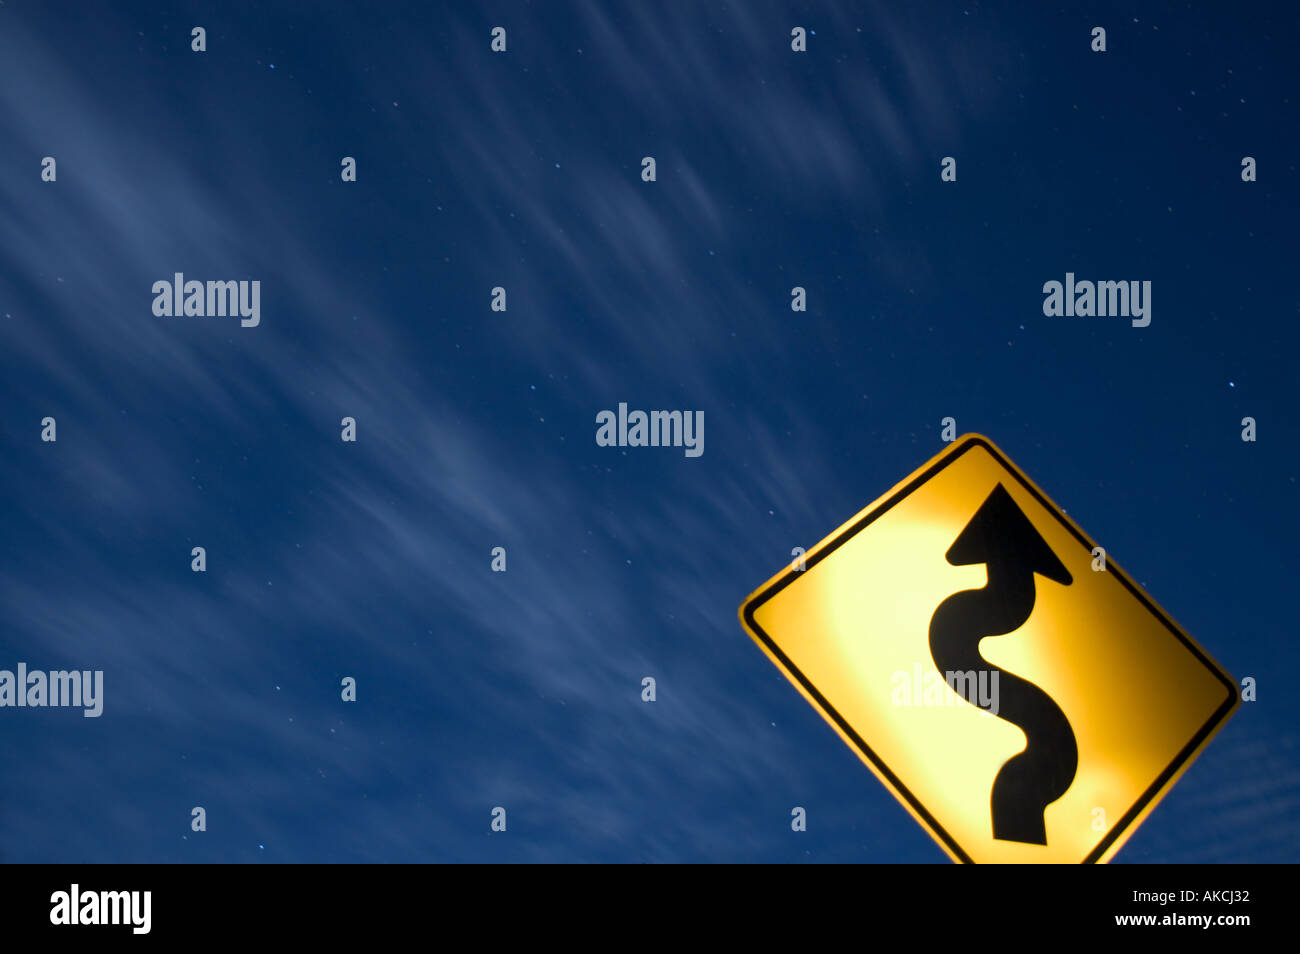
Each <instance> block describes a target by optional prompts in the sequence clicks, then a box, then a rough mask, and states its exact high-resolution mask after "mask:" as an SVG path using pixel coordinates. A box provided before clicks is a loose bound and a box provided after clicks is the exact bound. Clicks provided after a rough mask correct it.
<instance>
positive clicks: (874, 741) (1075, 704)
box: [740, 434, 1239, 863]
mask: <svg viewBox="0 0 1300 954" xmlns="http://www.w3.org/2000/svg"><path fill="white" fill-rule="evenodd" d="M740 618H741V622H742V624H743V625H744V627H745V630H746V631H747V632H748V633H749V634H750V636H752V637H753V638H754V640H755V641H757V642H758V644H759V645H760V646H761V647H762V648H763V651H764V652H766V653H767V655H768V657H769V658H770V659H771V660H772V661H773V662H774V663H776V665H777V666H778V667H779V668H780V669H781V671H782V672H784V673H785V675H786V677H787V678H789V679H790V681H791V682H793V683H794V684H795V686H796V687H798V689H799V691H800V692H802V693H803V695H804V697H805V698H806V699H807V700H808V701H809V702H811V703H812V704H813V706H815V707H816V708H817V710H818V711H819V712H821V714H822V716H823V717H825V719H826V720H827V721H828V722H829V723H830V724H831V725H832V726H833V727H834V728H835V730H836V731H837V732H838V733H839V734H840V736H841V737H842V738H843V739H844V741H845V742H847V743H848V744H849V745H850V746H851V747H852V748H853V749H854V750H855V751H856V752H857V753H858V755H859V756H861V758H862V760H863V761H864V762H866V763H867V765H868V766H869V767H870V768H871V770H872V771H873V772H875V774H876V776H877V777H878V778H879V779H880V780H881V782H883V783H884V784H885V785H886V786H887V787H888V788H889V790H890V791H891V792H893V793H894V795H895V796H896V797H897V798H898V800H899V801H900V802H902V803H903V805H904V806H906V808H907V810H908V811H910V812H911V813H912V815H913V816H914V817H915V818H916V820H917V821H918V822H920V823H921V824H922V825H923V826H925V828H926V829H927V830H928V831H929V832H930V834H931V835H933V836H934V838H935V839H936V840H937V841H938V842H939V844H940V845H941V846H943V848H944V850H945V851H947V852H948V854H949V855H951V856H952V857H953V859H954V860H957V861H968V862H1066V863H1071V862H1093V861H1108V860H1109V859H1110V858H1111V857H1112V856H1113V855H1114V854H1115V852H1117V851H1118V850H1119V849H1120V847H1121V846H1122V845H1123V844H1124V842H1125V841H1126V840H1127V839H1128V837H1129V836H1130V835H1131V834H1132V833H1133V831H1134V830H1135V829H1136V828H1137V826H1138V825H1139V824H1141V822H1142V821H1143V820H1144V819H1145V818H1146V816H1147V815H1148V814H1149V813H1150V812H1151V810H1152V809H1153V808H1154V807H1155V805H1156V803H1157V802H1158V801H1159V800H1160V799H1161V797H1163V796H1164V794H1165V793H1166V792H1167V791H1168V790H1169V788H1170V786H1172V785H1173V784H1174V782H1175V781H1176V780H1177V779H1178V777H1179V776H1180V775H1181V774H1182V773H1183V772H1184V771H1186V769H1187V767H1188V766H1189V765H1190V764H1191V762H1192V760H1193V759H1194V758H1195V757H1196V756H1197V755H1198V754H1199V753H1200V751H1201V749H1203V748H1204V747H1205V746H1206V744H1207V743H1208V742H1209V741H1210V738H1211V737H1212V736H1213V735H1214V733H1215V732H1217V731H1218V730H1219V729H1220V728H1221V727H1222V726H1223V724H1224V722H1226V721H1227V719H1228V717H1229V716H1230V715H1231V714H1232V713H1233V712H1234V711H1235V709H1236V707H1237V705H1238V700H1239V697H1238V693H1237V687H1236V683H1235V681H1234V680H1233V679H1232V677H1231V676H1229V675H1228V673H1227V672H1226V671H1224V669H1223V668H1222V667H1221V666H1219V664H1218V663H1216V662H1215V661H1214V660H1213V659H1211V658H1210V656H1209V654H1208V653H1207V652H1206V651H1205V650H1204V649H1202V648H1201V647H1200V646H1198V645H1197V644H1196V642H1195V640H1193V639H1192V638H1191V637H1190V636H1188V635H1187V634H1186V633H1185V632H1183V630H1182V629H1181V628H1180V627H1179V626H1178V624H1177V623H1175V622H1174V621H1173V620H1172V619H1170V618H1169V616H1168V614H1166V613H1165V612H1164V611H1163V610H1162V609H1161V608H1160V607H1159V606H1158V605H1156V603H1155V601H1154V600H1152V599H1151V597H1149V596H1147V595H1146V593H1144V592H1143V591H1142V589H1141V588H1140V587H1139V586H1138V585H1137V584H1136V583H1135V582H1134V581H1133V580H1132V579H1131V578H1130V577H1129V576H1128V574H1126V573H1125V572H1124V571H1123V570H1121V569H1120V568H1119V567H1118V566H1116V565H1115V564H1114V563H1113V562H1110V561H1109V560H1108V559H1107V557H1106V555H1105V554H1104V553H1103V551H1102V550H1101V549H1100V548H1098V547H1097V546H1096V545H1095V544H1094V543H1093V541H1092V540H1091V539H1089V537H1088V536H1087V535H1086V534H1085V533H1084V532H1083V531H1082V530H1080V529H1079V528H1078V527H1077V526H1075V524H1074V522H1073V521H1072V520H1071V519H1070V518H1069V517H1067V516H1066V515H1065V513H1064V512H1063V511H1062V510H1061V509H1060V508H1059V507H1057V506H1056V505H1055V504H1054V503H1052V501H1050V500H1049V499H1048V498H1047V496H1046V495H1045V494H1044V493H1043V492H1042V491H1041V490H1039V489H1038V488H1037V487H1036V486H1035V485H1034V483H1033V482H1032V481H1031V480H1030V479H1029V478H1028V477H1026V476H1025V475H1024V474H1023V473H1021V472H1020V470H1019V469H1018V468H1016V466H1015V465H1014V464H1012V463H1011V462H1010V461H1009V460H1007V458H1006V457H1005V456H1004V455H1003V454H1002V453H1001V452H1000V451H999V450H998V449H997V448H996V447H995V446H993V444H992V443H991V442H990V441H989V440H988V439H987V438H984V437H980V436H978V435H974V434H970V435H967V436H965V437H963V438H961V439H959V440H958V441H956V442H955V443H953V444H951V445H949V446H948V447H947V448H946V449H945V450H944V451H943V452H942V453H940V454H939V455H938V456H937V457H935V458H934V459H933V460H931V461H930V462H929V463H927V464H925V465H923V466H922V467H921V468H920V469H919V470H918V471H916V473H914V474H912V475H911V476H910V477H908V478H906V479H905V480H904V481H903V482H902V483H900V484H899V485H898V486H897V487H895V488H894V489H893V490H891V491H890V492H889V493H887V494H885V496H883V497H881V498H880V499H879V500H877V501H876V502H875V503H873V504H872V505H871V506H869V507H867V508H866V509H865V510H863V511H862V512H861V513H859V514H858V515H857V516H855V517H854V518H853V519H851V520H850V521H849V522H848V523H846V524H844V525H843V526H842V527H840V528H839V529H838V530H836V531H835V532H834V533H832V534H831V535H830V536H829V537H827V538H826V539H825V540H823V541H822V542H821V543H819V544H818V545H817V546H816V547H814V548H813V549H812V550H811V551H809V552H808V553H807V554H806V555H805V556H804V557H803V558H802V560H801V561H796V562H795V563H793V564H791V566H789V567H787V568H786V569H785V570H783V571H782V572H781V573H779V574H777V575H776V576H775V577H773V578H772V579H771V580H769V581H768V582H767V583H766V584H764V585H763V586H762V587H761V588H760V589H759V590H757V591H756V592H755V593H754V594H753V595H752V596H750V597H749V599H747V600H746V601H745V602H744V604H743V605H742V606H741V608H740Z"/></svg>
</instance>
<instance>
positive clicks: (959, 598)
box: [930, 484, 1079, 845]
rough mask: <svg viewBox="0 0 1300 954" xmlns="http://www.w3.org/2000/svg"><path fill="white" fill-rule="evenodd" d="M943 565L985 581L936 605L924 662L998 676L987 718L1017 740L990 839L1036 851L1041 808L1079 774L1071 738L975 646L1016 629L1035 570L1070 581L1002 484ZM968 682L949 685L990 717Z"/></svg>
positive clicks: (1043, 705) (1042, 699)
mask: <svg viewBox="0 0 1300 954" xmlns="http://www.w3.org/2000/svg"><path fill="white" fill-rule="evenodd" d="M947 558H948V562H949V563H951V564H952V565H953V566H968V565H971V564H978V563H984V564H987V566H988V575H989V581H988V584H987V585H986V586H984V587H983V588H982V589H978V590H963V591H961V592H960V593H954V594H953V595H952V596H950V597H948V598H947V599H946V600H944V601H943V602H942V603H940V604H939V608H938V609H936V610H935V611H934V616H932V617H931V619H930V655H931V656H932V657H933V658H934V664H935V665H936V666H937V667H938V668H939V671H940V672H942V673H945V674H946V673H950V672H963V673H964V672H976V673H980V672H995V673H997V674H998V676H999V686H998V688H999V692H998V704H997V705H998V707H997V711H996V712H993V714H994V715H996V716H997V717H998V718H1000V719H1005V720H1007V721H1008V722H1010V723H1012V724H1013V725H1017V726H1019V727H1020V728H1021V729H1022V730H1023V731H1024V733H1025V739H1026V743H1025V748H1024V751H1022V752H1020V753H1019V754H1018V755H1015V756H1012V757H1011V758H1010V759H1008V760H1007V761H1006V762H1005V763H1004V764H1003V766H1002V768H1001V769H999V770H998V774H997V777H996V778H995V779H994V780H993V792H992V796H991V798H990V804H991V806H992V815H993V837H994V838H997V839H999V840H1001V841H1019V842H1025V843H1027V844H1033V845H1045V844H1047V827H1046V823H1045V822H1044V820H1043V811H1044V809H1046V808H1047V806H1048V805H1050V804H1051V803H1052V802H1054V801H1056V800H1057V799H1058V798H1060V797H1061V796H1062V795H1064V794H1065V792H1066V789H1068V788H1069V787H1070V785H1071V783H1073V781H1074V773H1075V771H1076V770H1077V769H1078V767H1079V748H1078V745H1077V744H1076V743H1075V740H1074V732H1073V731H1072V730H1071V728H1070V723H1069V721H1067V720H1066V718H1065V713H1064V712H1062V711H1061V709H1060V707H1059V706H1057V704H1056V703H1055V702H1053V701H1052V699H1051V697H1050V696H1048V695H1047V693H1045V692H1043V690H1042V689H1039V688H1038V687H1037V686H1036V685H1034V684H1033V683H1032V682H1029V681H1028V680H1026V679H1021V678H1020V677H1019V676H1016V675H1013V674H1011V673H1009V672H1007V671H1006V670H1004V669H999V668H998V667H996V666H993V665H991V664H990V663H989V662H988V661H987V660H985V659H984V658H983V657H982V656H980V653H979V643H980V640H981V639H983V638H984V637H985V636H1002V635H1005V634H1007V633H1012V632H1015V631H1016V630H1017V629H1019V628H1020V627H1021V626H1023V625H1024V623H1025V621H1026V620H1028V619H1029V614H1030V613H1032V612H1033V609H1034V597H1035V593H1034V574H1035V573H1038V574H1040V575H1042V576H1045V577H1047V578H1048V579H1049V580H1054V581H1056V582H1057V583H1061V584H1063V585H1065V586H1069V585H1070V584H1071V583H1073V582H1074V579H1073V577H1071V576H1070V572H1069V571H1068V570H1067V569H1066V568H1065V565H1064V564H1062V563H1061V561H1060V560H1059V559H1057V556H1056V554H1055V553H1053V552H1052V548H1051V547H1049V546H1048V545H1047V542H1046V541H1045V540H1044V539H1043V538H1042V537H1041V536H1039V533H1038V531H1037V530H1035V529H1034V525H1033V524H1032V523H1030V522H1029V518H1028V517H1026V516H1025V515H1024V514H1023V513H1022V512H1021V510H1020V508H1019V507H1017V506H1016V502H1015V501H1014V500H1013V499H1011V494H1009V493H1007V491H1006V488H1004V487H1003V486H1002V485H1001V484H998V486H997V487H996V488H995V489H994V491H993V493H991V494H989V496H988V499H987V500H985V501H984V503H983V504H982V505H981V506H980V508H979V510H978V511H977V512H976V513H975V516H974V517H972V518H971V521H970V523H968V524H966V528H965V529H964V530H962V532H961V533H960V534H958V535H957V539H956V540H955V541H953V544H952V546H951V547H949V549H948V553H947ZM982 678H987V677H981V681H982ZM975 681H976V680H972V679H966V680H959V681H950V682H949V685H952V686H953V688H954V689H956V690H957V691H958V692H959V693H960V694H961V696H962V698H963V699H965V700H966V701H967V702H969V703H972V704H973V705H977V706H980V707H981V708H985V709H990V711H992V708H991V706H989V705H982V704H981V702H980V701H979V696H978V694H977V693H976V691H975V686H974V683H975ZM958 687H960V688H958ZM972 696H973V697H974V698H972Z"/></svg>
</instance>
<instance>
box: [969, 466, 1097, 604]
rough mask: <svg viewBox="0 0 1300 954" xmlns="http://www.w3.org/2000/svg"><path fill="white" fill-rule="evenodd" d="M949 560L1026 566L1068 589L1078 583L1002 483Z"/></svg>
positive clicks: (984, 504)
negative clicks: (1072, 584) (1073, 583)
mask: <svg viewBox="0 0 1300 954" xmlns="http://www.w3.org/2000/svg"><path fill="white" fill-rule="evenodd" d="M947 557H948V562H949V563H951V564H952V565H953V566H969V565H971V564H974V563H998V564H1002V565H1005V566H1008V567H1023V568H1024V569H1026V570H1029V571H1031V572H1033V573H1039V574H1041V575H1043V576H1045V577H1047V578H1048V579H1049V580H1055V581H1056V582H1057V583H1063V584H1065V585H1067V586H1068V585H1069V584H1070V583H1072V582H1074V578H1073V577H1071V576H1070V571H1069V570H1067V569H1066V568H1065V564H1063V563H1062V562H1061V561H1060V560H1059V559H1058V558H1057V556H1056V554H1055V553H1053V552H1052V548H1051V547H1049V546H1048V545H1047V541H1046V540H1044V539H1043V538H1042V536H1040V535H1039V533H1038V531H1037V530H1035V529H1034V525H1033V524H1032V523H1030V522H1029V518H1028V517H1026V516H1025V515H1024V513H1023V512H1022V511H1021V509H1020V508H1019V507H1017V506H1016V502H1015V501H1014V500H1013V499H1012V498H1011V494H1009V493H1007V490H1006V488H1005V487H1003V486H1002V485H1001V484H998V485H997V487H995V488H994V490H993V493H991V494H989V496H988V499H987V500H985V501H984V503H983V504H981V505H980V508H979V510H977V511H976V512H975V516H973V517H971V520H970V523H968V524H966V529H964V530H962V532H961V533H959V534H958V535H957V539H956V540H954V541H953V544H952V546H951V547H949V548H948V554H947Z"/></svg>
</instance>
